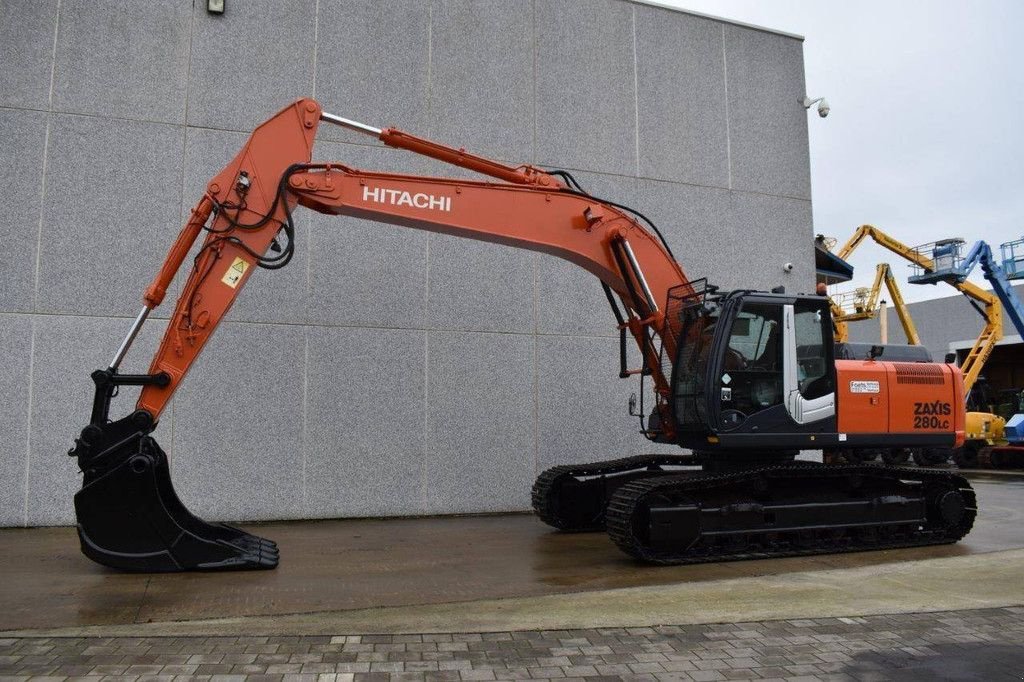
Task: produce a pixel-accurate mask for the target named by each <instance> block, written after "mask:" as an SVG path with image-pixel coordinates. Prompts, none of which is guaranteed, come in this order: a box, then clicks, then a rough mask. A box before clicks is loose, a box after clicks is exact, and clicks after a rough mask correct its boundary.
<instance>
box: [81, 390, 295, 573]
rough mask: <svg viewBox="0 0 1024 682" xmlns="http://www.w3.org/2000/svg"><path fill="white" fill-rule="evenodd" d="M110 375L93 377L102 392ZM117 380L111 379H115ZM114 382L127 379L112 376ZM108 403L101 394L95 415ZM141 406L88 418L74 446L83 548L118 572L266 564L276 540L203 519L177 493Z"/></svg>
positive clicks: (273, 562) (272, 561)
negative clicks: (120, 415) (109, 417)
mask: <svg viewBox="0 0 1024 682" xmlns="http://www.w3.org/2000/svg"><path fill="white" fill-rule="evenodd" d="M112 376H117V375H113V374H112V373H111V372H109V371H108V372H96V373H94V375H93V378H94V380H96V381H97V386H98V388H100V391H101V392H102V393H108V391H107V390H106V386H104V385H101V384H105V383H107V382H109V379H110V377H112ZM116 380H117V379H115V381H116ZM119 383H128V382H124V381H123V380H122V381H119ZM105 402H107V401H106V400H104V399H103V395H100V399H99V400H98V401H97V404H98V407H99V408H100V409H101V413H100V414H103V413H105V408H106V405H104V404H103V403H105ZM154 427H155V424H154V423H153V420H152V418H151V417H150V416H149V415H148V414H147V413H145V412H143V411H136V412H134V413H133V414H131V415H129V416H128V417H125V418H124V419H121V420H118V421H114V422H109V421H106V420H103V419H94V423H92V424H90V425H89V426H87V427H86V428H85V429H84V430H83V431H82V435H81V437H80V438H78V439H77V440H76V443H75V447H74V449H72V450H71V452H69V453H68V454H70V455H72V456H75V457H78V464H79V467H80V468H81V469H82V473H83V481H82V489H81V490H80V491H79V492H78V494H76V495H75V515H76V517H77V519H78V537H79V539H80V540H81V543H82V553H83V554H85V555H86V556H87V557H89V558H90V559H92V560H93V561H96V562H98V563H100V564H103V565H105V566H110V567H111V568H116V569H119V570H122V571H144V572H165V571H190V570H197V571H215V570H253V569H271V568H274V567H276V566H277V561H278V549H277V545H276V544H275V543H274V542H273V541H271V540H267V539H264V538H260V537H257V536H255V535H252V534H250V533H247V532H245V531H243V530H241V529H238V528H234V527H232V526H228V525H225V524H220V523H208V522H206V521H203V520H202V519H200V518H199V517H198V516H196V515H195V514H193V513H192V512H190V511H189V510H188V508H186V507H185V505H184V504H183V503H182V502H181V500H180V499H179V498H178V494H177V493H176V492H175V491H174V486H173V484H172V483H171V471H170V467H169V465H168V462H167V455H166V453H164V451H163V450H162V449H161V448H160V446H159V445H158V444H157V442H156V440H154V439H153V438H152V437H151V436H150V435H149V433H151V432H152V430H153V428H154Z"/></svg>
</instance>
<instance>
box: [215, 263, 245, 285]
mask: <svg viewBox="0 0 1024 682" xmlns="http://www.w3.org/2000/svg"><path fill="white" fill-rule="evenodd" d="M248 269H249V263H248V262H247V261H246V260H245V259H244V258H240V257H238V256H236V257H235V260H234V261H233V262H232V263H231V267H230V268H228V271H227V272H225V273H224V276H223V277H221V279H220V281H222V282H224V284H227V285H228V286H229V287H231V288H232V289H234V288H236V287H237V286H238V282H239V281H240V280H241V279H242V275H244V274H245V271H246V270H248Z"/></svg>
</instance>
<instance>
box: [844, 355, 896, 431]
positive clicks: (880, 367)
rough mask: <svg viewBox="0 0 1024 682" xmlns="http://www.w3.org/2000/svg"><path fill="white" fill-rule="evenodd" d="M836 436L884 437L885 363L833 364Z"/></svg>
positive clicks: (886, 423)
mask: <svg viewBox="0 0 1024 682" xmlns="http://www.w3.org/2000/svg"><path fill="white" fill-rule="evenodd" d="M836 380H837V385H836V400H837V404H838V413H839V415H838V420H837V421H838V425H839V433H888V432H889V387H888V380H889V378H888V373H887V372H886V367H885V363H882V362H870V361H867V360H836Z"/></svg>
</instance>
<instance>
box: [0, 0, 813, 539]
mask: <svg viewBox="0 0 1024 682" xmlns="http://www.w3.org/2000/svg"><path fill="white" fill-rule="evenodd" d="M227 5H228V10H227V13H226V14H225V15H224V16H221V17H215V16H210V15H208V14H207V13H206V11H205V2H196V3H195V7H194V8H193V2H192V0H162V1H161V2H139V3H124V2H120V1H115V0H35V1H32V2H28V1H21V0H11V1H7V2H3V3H0V57H2V66H3V68H0V139H3V140H4V144H3V146H2V148H0V182H2V185H3V187H4V188H5V190H4V198H5V201H4V205H5V207H6V210H5V211H3V213H2V215H0V239H2V242H3V244H4V245H5V257H4V259H3V266H2V267H0V357H3V358H4V359H5V362H4V363H3V366H2V369H0V399H2V404H3V405H4V406H5V409H4V410H3V411H2V412H0V444H2V445H0V448H2V449H0V525H22V524H28V525H36V524H64V523H69V522H72V520H73V511H72V506H71V497H72V494H73V493H74V492H75V491H76V490H77V488H78V486H79V477H78V475H77V470H76V467H75V465H74V462H73V460H71V459H69V458H67V457H66V456H65V455H64V453H65V452H66V451H67V449H68V448H69V447H70V446H71V444H72V438H73V437H74V436H75V435H76V434H77V432H78V431H79V430H80V429H81V427H82V426H83V425H85V423H86V422H87V420H88V415H89V406H90V401H91V395H92V384H91V382H90V380H89V379H88V374H89V372H90V371H91V370H93V369H95V368H97V367H100V366H105V364H106V363H107V362H108V361H109V358H110V356H111V355H112V353H113V351H114V349H115V348H116V347H117V344H118V343H119V342H120V340H121V338H122V336H123V335H124V333H125V331H126V330H127V328H128V325H129V321H130V318H131V317H132V316H134V315H135V313H136V312H137V310H138V309H139V307H140V296H141V292H142V290H143V288H144V287H145V285H146V284H147V283H148V281H149V280H150V279H151V277H152V275H153V273H154V272H155V271H156V270H157V268H158V266H159V264H160V263H161V261H162V259H163V257H164V254H165V252H166V250H167V248H168V246H169V245H170V243H171V241H172V240H173V238H174V236H175V235H176V234H177V231H178V229H179V226H180V224H181V223H182V221H183V218H184V216H185V215H186V214H187V212H188V210H189V208H190V207H191V206H192V205H193V204H194V203H195V202H196V201H197V200H198V198H199V197H200V194H201V192H202V191H203V187H204V185H205V181H206V179H208V178H209V177H211V176H212V175H213V174H214V173H215V172H216V171H217V170H219V169H220V168H221V167H222V165H223V164H225V163H226V162H227V161H228V160H229V159H230V157H231V156H233V155H234V153H235V151H236V150H237V149H238V147H239V146H240V145H241V144H242V142H243V140H244V139H245V136H246V134H247V132H248V131H249V130H251V129H252V127H253V126H255V125H256V124H257V123H258V122H260V121H261V120H263V119H264V118H266V117H267V116H268V115H270V114H272V113H273V112H275V111H276V110H278V109H279V108H281V107H282V106H284V105H285V104H286V103H288V102H289V101H290V100H292V99H293V98H296V97H299V96H304V95H313V96H315V97H316V98H318V99H319V100H320V101H321V102H322V103H323V104H324V106H325V108H326V109H327V110H328V111H331V112H333V113H337V114H340V115H344V116H347V117H351V118H355V119H358V120H363V121H366V122H367V123H371V124H375V125H397V126H399V127H402V128H405V129H407V130H410V131H412V132H416V133H419V134H423V135H427V136H429V137H433V138H436V139H438V140H440V141H444V142H448V143H452V144H455V145H459V146H465V147H467V148H469V149H471V150H473V151H476V152H479V153H482V154H486V155H491V156H495V157H497V158H500V159H504V160H509V161H515V162H534V163H543V164H552V165H559V166H563V167H567V168H570V169H573V170H576V171H579V172H578V173H577V175H578V177H579V179H580V180H581V181H582V182H583V183H584V184H585V186H587V187H588V188H590V189H591V191H592V192H594V193H596V194H598V195H601V196H604V197H607V198H609V199H612V200H615V201H618V202H623V203H626V204H630V205H635V206H636V207H637V208H639V209H640V210H641V211H642V212H644V213H646V214H647V215H648V216H650V217H651V218H652V219H654V220H655V221H656V222H657V223H658V224H659V225H660V226H661V228H662V230H663V231H664V232H665V233H666V235H667V237H668V239H669V240H670V242H671V244H672V247H673V249H674V250H675V252H676V254H677V255H678V257H679V258H680V260H681V261H682V263H683V265H684V266H685V268H686V269H687V271H688V272H689V273H691V275H692V276H694V277H699V276H704V275H708V276H711V277H712V278H713V279H714V280H715V281H717V282H718V283H719V284H721V285H724V286H726V287H729V286H736V285H743V286H754V287H770V286H774V285H778V284H785V285H786V286H787V287H789V288H791V290H804V291H807V290H811V289H812V287H813V281H814V278H813V255H812V246H811V236H812V233H813V231H812V228H811V203H810V180H809V164H808V151H807V130H806V125H807V122H806V112H805V111H804V110H803V109H802V108H801V107H800V106H799V105H798V104H797V98H798V97H799V96H801V95H803V94H804V77H803V57H802V44H801V42H800V41H799V40H798V39H794V38H792V37H786V36H782V35H778V34H773V33H770V32H765V31H760V30H756V29H752V28H747V27H741V26H737V25H732V24H728V23H722V22H719V21H715V20H711V19H707V18H702V17H697V16H694V15H688V14H684V13H679V12H674V11H669V10H665V9H659V8H656V7H651V6H647V5H643V4H634V3H631V2H626V1H623V0H557V2H556V1H552V0H536V1H535V2H534V1H530V0H519V1H516V2H510V1H507V0H491V1H484V0H481V1H470V0H462V1H457V0H453V1H450V2H443V1H440V0H438V1H436V2H408V1H406V0H363V1H357V0H293V1H290V2H281V1H280V0H228V3H227ZM367 142H368V140H367V139H366V138H360V139H355V138H353V137H350V136H348V135H346V134H345V133H344V132H341V131H338V130H330V129H327V130H324V131H323V134H322V135H321V139H320V141H319V142H318V147H317V150H316V157H317V158H318V159H321V160H328V159H330V160H336V161H343V162H345V163H347V164H349V165H353V166H357V167H360V166H362V167H368V168H374V169H382V170H395V171H404V172H419V173H445V174H451V173H452V171H451V170H449V169H442V168H439V167H438V166H436V165H434V164H432V163H426V162H424V161H423V160H421V159H418V158H415V157H413V156H411V155H409V154H407V153H402V152H393V151H390V150H383V149H380V148H378V147H375V146H372V145H368V144H367ZM298 242H299V243H298V254H297V256H296V258H295V260H294V261H293V262H292V264H291V265H289V266H288V267H287V268H285V269H284V270H283V271H278V272H258V273H256V275H255V276H254V277H253V279H252V282H251V283H250V284H249V286H248V287H247V290H246V291H245V292H244V293H243V294H242V296H241V297H240V300H239V302H238V304H237V305H236V306H235V308H234V309H233V310H232V311H231V314H230V316H229V318H228V321H227V322H226V323H224V324H223V325H222V327H221V328H220V330H219V331H218V332H217V335H216V337H215V338H214V340H213V341H212V342H211V344H210V346H209V348H208V350H207V352H206V354H205V355H204V356H203V357H202V358H201V360H200V361H199V363H198V364H197V366H196V367H195V369H194V370H193V372H192V374H191V375H190V376H189V378H188V379H187V381H186V382H185V383H184V385H183V386H182V388H181V390H180V392H179V393H178V394H177V396H176V398H175V400H174V402H173V404H172V407H171V409H170V410H168V412H167V413H166V415H165V416H164V418H163V420H162V423H161V424H160V427H159V429H158V433H157V437H158V440H160V442H161V444H162V445H163V447H164V448H165V449H166V450H167V451H168V452H169V453H170V455H171V460H172V467H173V471H174V476H175V481H176V485H177V487H178V489H179V492H180V494H181V497H182V498H183V499H184V501H185V502H186V504H188V505H189V506H190V507H191V508H192V509H193V510H194V511H196V512H197V513H199V514H201V515H204V516H208V517H211V518H231V519H269V518H302V517H331V516H360V515H387V514H433V513H449V512H480V511H495V510H512V509H525V508H527V507H528V506H529V488H530V485H531V483H532V481H533V478H534V476H535V474H536V473H537V472H538V471H540V470H542V469H543V468H545V467H548V466H551V465H553V464H557V463H563V462H569V461H571V460H579V459H590V458H604V457H612V456H620V455H623V454H629V453H638V452H641V451H645V450H648V449H649V446H648V444H647V443H646V441H645V440H643V439H642V438H641V437H640V436H639V435H638V434H637V433H636V431H637V423H636V420H634V419H631V418H629V417H628V416H626V413H625V407H626V398H627V397H628V395H629V393H630V391H633V390H636V388H635V385H634V384H633V383H632V382H624V381H620V380H618V379H617V378H615V375H616V371H617V367H616V362H617V353H616V344H617V341H616V332H615V329H614V327H613V325H612V323H611V316H610V313H609V312H608V311H607V304H606V303H605V301H604V300H603V296H602V293H601V289H600V286H599V284H598V282H597V281H596V280H594V279H593V278H592V277H590V276H589V275H586V274H585V273H583V272H582V271H578V270H576V269H574V267H573V266H570V265H568V264H566V263H563V262H561V261H558V260H555V259H553V258H550V257H547V256H540V255H537V254H532V253H527V252H524V251H516V250H511V249H508V248H503V247H497V246H490V245H484V244H479V243H474V242H469V241H461V240H458V239H455V238H450V237H445V236H440V235H428V234H425V233H419V232H414V231H410V230H404V229H402V228H395V227H389V226H384V225H378V224H371V223H367V222H362V221H359V220H354V219H348V218H329V217H324V216H318V215H311V214H309V213H304V214H301V216H300V217H299V221H298ZM785 262H793V263H795V264H796V270H795V271H794V273H793V274H791V275H786V274H784V273H783V271H782V269H781V266H782V264H783V263H785ZM170 307H171V306H170V305H166V306H165V308H163V309H160V310H158V311H157V313H158V314H157V315H156V319H154V320H153V321H151V322H150V323H149V324H148V325H147V327H146V328H145V330H144V333H143V335H142V337H141V339H140V341H139V343H138V344H137V345H136V347H135V348H134V349H133V351H132V353H131V354H130V355H129V357H128V360H127V362H126V363H125V365H124V367H123V370H124V371H144V369H145V367H146V365H147V363H148V357H149V354H150V353H152V352H153V349H154V347H155V345H156V343H157V342H158V340H159V336H160V334H161V333H162V331H163V328H164V326H166V319H163V320H162V319H160V317H161V315H164V316H166V315H167V313H168V310H169V308H170ZM133 396H134V393H133V392H131V391H124V393H123V395H122V397H121V398H120V399H119V400H117V401H116V405H115V409H116V410H117V411H118V412H117V414H116V415H115V416H120V415H121V414H124V413H126V412H127V411H128V410H130V409H131V406H132V402H131V401H132V400H133Z"/></svg>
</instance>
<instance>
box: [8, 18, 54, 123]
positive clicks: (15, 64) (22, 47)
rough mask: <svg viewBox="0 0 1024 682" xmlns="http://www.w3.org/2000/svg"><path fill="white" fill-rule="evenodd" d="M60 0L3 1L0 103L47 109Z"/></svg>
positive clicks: (9, 105) (10, 105)
mask: <svg viewBox="0 0 1024 682" xmlns="http://www.w3.org/2000/svg"><path fill="white" fill-rule="evenodd" d="M56 26H57V0H39V1H38V2H37V1H33V2H18V1H15V2H3V3H0V64H3V68H2V69H0V106H5V107H26V108H29V109H46V108H47V107H48V106H49V101H50V72H51V71H52V69H53V37H54V33H55V31H56Z"/></svg>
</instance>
